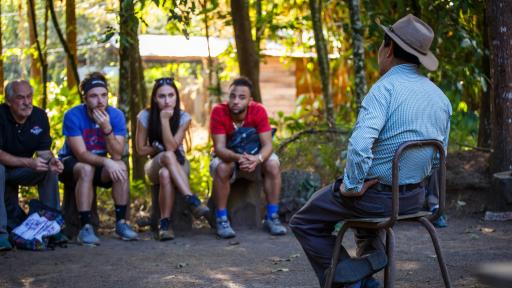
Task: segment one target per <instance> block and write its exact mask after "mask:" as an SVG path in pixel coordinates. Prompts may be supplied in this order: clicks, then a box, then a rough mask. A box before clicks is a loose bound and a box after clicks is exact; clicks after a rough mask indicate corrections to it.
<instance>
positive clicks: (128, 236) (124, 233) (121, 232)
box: [116, 219, 139, 241]
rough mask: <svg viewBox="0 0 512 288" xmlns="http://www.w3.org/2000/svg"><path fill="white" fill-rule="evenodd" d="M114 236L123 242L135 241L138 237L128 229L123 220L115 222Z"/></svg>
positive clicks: (128, 226)
mask: <svg viewBox="0 0 512 288" xmlns="http://www.w3.org/2000/svg"><path fill="white" fill-rule="evenodd" d="M116 234H117V235H118V236H119V237H121V239H122V240H125V241H131V240H137V239H138V237H139V235H137V233H135V232H134V231H133V230H132V228H130V225H128V223H126V220H124V219H121V220H119V221H117V223H116Z"/></svg>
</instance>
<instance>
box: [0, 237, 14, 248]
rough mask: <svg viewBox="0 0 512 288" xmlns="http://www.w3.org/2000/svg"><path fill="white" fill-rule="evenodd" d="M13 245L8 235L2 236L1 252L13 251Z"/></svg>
mask: <svg viewBox="0 0 512 288" xmlns="http://www.w3.org/2000/svg"><path fill="white" fill-rule="evenodd" d="M11 249H12V245H11V242H9V236H8V235H7V234H0V251H7V250H11Z"/></svg>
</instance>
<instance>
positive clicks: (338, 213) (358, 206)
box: [290, 14, 452, 287]
mask: <svg viewBox="0 0 512 288" xmlns="http://www.w3.org/2000/svg"><path fill="white" fill-rule="evenodd" d="M382 28H383V29H384V32H385V34H384V41H383V42H382V44H381V46H380V48H379V52H378V64H379V72H380V74H381V78H380V79H379V80H378V81H377V82H376V83H375V84H374V85H373V87H372V88H371V89H370V91H369V92H368V94H367V95H366V97H365V98H364V100H363V102H362V105H361V109H360V111H359V115H358V118H357V122H356V125H355V127H354V130H353V132H352V136H351V137H350V140H349V144H348V153H347V161H346V167H345V173H344V175H343V177H342V178H340V179H338V180H337V181H336V183H335V184H333V185H334V186H333V185H329V186H327V187H325V188H323V189H321V190H319V191H317V192H316V193H315V194H314V195H313V196H312V198H311V199H310V200H309V201H308V203H306V205H305V206H304V207H303V208H302V209H301V210H300V211H299V212H297V214H296V215H295V216H294V217H293V218H292V220H291V222H290V227H291V229H292V230H293V232H294V233H295V235H296V237H297V239H298V240H299V242H300V244H301V245H302V247H303V249H304V251H305V253H306V255H307V256H308V259H309V261H310V262H311V265H312V266H313V269H314V270H315V273H316V274H317V277H318V279H319V281H320V284H321V285H323V278H324V271H325V269H327V268H328V267H329V265H330V259H331V256H332V252H333V249H334V244H335V236H333V235H332V231H333V229H334V225H336V223H338V222H339V221H342V220H343V219H348V218H357V217H361V218H364V217H380V216H388V215H389V213H390V211H391V193H390V191H391V186H390V185H391V165H392V158H393V155H394V153H395V151H396V149H397V148H398V146H399V145H400V144H401V143H403V142H406V141H410V140H422V139H436V140H440V141H442V142H443V143H444V145H445V148H446V146H447V143H448V133H449V129H450V116H451V114H452V110H451V104H450V102H449V100H448V99H447V97H446V96H445V95H444V93H443V92H442V91H441V90H440V89H439V88H438V87H437V86H436V85H435V84H434V83H432V82H431V81H430V80H429V79H428V78H426V77H425V76H423V75H422V74H421V73H420V72H419V65H420V64H421V65H423V66H424V67H425V68H426V69H428V70H430V71H433V70H435V69H437V66H438V61H437V59H436V58H435V56H434V55H433V54H432V53H431V52H430V50H429V49H430V45H431V43H432V40H433V38H434V32H433V31H432V29H431V28H430V27H429V26H428V25H427V24H426V23H425V22H423V21H422V20H420V19H419V18H417V17H415V16H413V15H410V14H409V15H407V16H405V17H404V18H402V19H400V20H399V21H397V22H396V23H395V24H393V25H392V26H390V27H389V28H388V27H384V26H382ZM433 158H434V155H433V151H432V149H431V148H426V149H425V148H418V149H413V150H409V152H407V153H406V154H405V155H404V156H403V157H402V158H401V162H400V165H401V169H400V171H401V172H400V179H399V182H400V185H401V187H400V191H401V192H400V213H401V214H410V213H416V212H418V211H419V210H421V208H422V206H423V203H424V199H425V188H424V186H425V185H424V184H423V182H424V179H425V178H426V177H427V176H428V175H430V173H431V169H432V163H431V162H432V161H431V160H432V159H433ZM382 236H383V235H382V233H376V232H375V231H368V230H362V229H358V230H357V231H355V237H356V242H357V246H358V247H357V256H358V258H355V259H351V258H350V256H349V255H348V253H346V251H343V252H342V258H341V260H340V263H344V264H343V265H344V266H343V267H347V263H348V267H351V265H353V266H358V265H363V267H366V268H367V269H353V270H352V269H350V270H352V271H351V272H349V271H343V272H342V273H340V275H336V276H335V283H339V284H341V285H351V286H348V287H378V286H379V283H378V281H377V280H375V279H374V278H372V277H371V274H373V273H375V272H377V271H378V270H380V269H382V268H384V267H385V265H386V263H387V259H386V255H385V253H384V252H383V249H384V245H383V242H382ZM361 256H365V257H361ZM344 261H345V262H344ZM341 287H344V286H341Z"/></svg>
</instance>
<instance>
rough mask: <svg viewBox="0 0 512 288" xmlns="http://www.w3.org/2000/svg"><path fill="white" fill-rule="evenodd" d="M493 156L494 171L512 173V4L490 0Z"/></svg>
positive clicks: (488, 15) (488, 5)
mask: <svg viewBox="0 0 512 288" xmlns="http://www.w3.org/2000/svg"><path fill="white" fill-rule="evenodd" d="M486 6H487V11H486V12H487V13H486V17H487V23H488V25H489V26H488V27H489V30H488V33H489V44H490V64H491V65H490V66H491V99H493V102H494V103H493V104H494V105H493V106H492V108H493V109H494V111H493V113H492V120H491V121H492V132H491V133H492V143H493V148H494V149H493V150H494V151H493V153H492V161H491V171H492V172H499V171H506V170H512V85H510V83H512V43H511V42H510V39H512V18H511V17H510V14H511V13H512V1H508V0H502V1H500V0H488V1H487V5H486Z"/></svg>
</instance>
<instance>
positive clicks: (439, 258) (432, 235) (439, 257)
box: [418, 217, 452, 288]
mask: <svg viewBox="0 0 512 288" xmlns="http://www.w3.org/2000/svg"><path fill="white" fill-rule="evenodd" d="M418 221H419V222H420V223H421V224H423V226H424V227H425V228H426V229H427V231H428V233H429V234H430V238H432V243H433V244H434V249H435V250H436V255H437V261H438V262H439V269H440V270H441V274H442V275H443V281H444V286H445V287H447V288H451V287H452V285H451V282H450V275H448V269H447V268H446V263H445V262H444V256H443V251H441V246H440V245H439V239H438V238H437V233H436V229H435V228H434V226H433V225H432V223H430V221H429V220H428V219H426V218H423V217H422V218H420V219H418Z"/></svg>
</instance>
